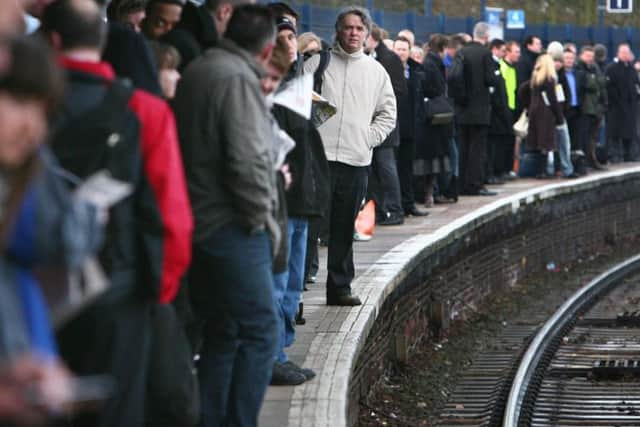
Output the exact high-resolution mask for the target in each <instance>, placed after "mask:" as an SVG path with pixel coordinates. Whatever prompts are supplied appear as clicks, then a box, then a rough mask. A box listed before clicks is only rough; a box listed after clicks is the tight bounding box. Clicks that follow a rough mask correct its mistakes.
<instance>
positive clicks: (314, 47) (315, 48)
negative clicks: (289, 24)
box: [298, 33, 322, 56]
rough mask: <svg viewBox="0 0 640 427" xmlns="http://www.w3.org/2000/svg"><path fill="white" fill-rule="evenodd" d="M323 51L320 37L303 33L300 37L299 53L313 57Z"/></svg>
mask: <svg viewBox="0 0 640 427" xmlns="http://www.w3.org/2000/svg"><path fill="white" fill-rule="evenodd" d="M321 49H322V41H321V40H320V37H318V36H317V35H315V34H314V33H302V34H300V35H299V36H298V52H300V53H301V54H303V55H304V54H308V55H309V56H313V55H315V54H316V53H318V52H320V50H321Z"/></svg>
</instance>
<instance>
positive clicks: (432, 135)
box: [416, 52, 451, 160]
mask: <svg viewBox="0 0 640 427" xmlns="http://www.w3.org/2000/svg"><path fill="white" fill-rule="evenodd" d="M422 66H423V68H424V74H425V79H424V80H423V85H424V88H423V91H422V93H423V95H424V96H423V98H429V99H432V98H437V97H439V96H442V95H445V94H446V87H447V83H446V68H445V66H444V62H443V61H442V58H440V57H439V56H438V55H437V54H435V53H432V52H429V53H428V54H427V56H426V57H425V58H424V62H423V64H422ZM422 115H423V116H424V113H422ZM422 122H423V123H424V120H423V121H422ZM450 138H451V126H450V125H444V126H431V125H430V124H426V123H425V124H424V136H423V138H422V139H420V140H416V148H417V153H416V154H417V156H416V157H417V158H419V159H424V160H433V159H436V158H438V157H445V156H448V155H449V139H450Z"/></svg>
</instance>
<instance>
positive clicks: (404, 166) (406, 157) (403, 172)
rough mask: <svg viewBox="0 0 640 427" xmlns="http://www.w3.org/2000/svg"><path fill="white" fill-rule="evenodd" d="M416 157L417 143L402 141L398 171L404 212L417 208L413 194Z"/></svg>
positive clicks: (399, 150)
mask: <svg viewBox="0 0 640 427" xmlns="http://www.w3.org/2000/svg"><path fill="white" fill-rule="evenodd" d="M415 157H416V145H415V141H414V140H413V139H408V138H402V139H400V146H399V147H398V159H397V163H398V167H397V170H398V178H399V182H400V194H401V196H400V200H401V204H402V209H403V210H404V212H410V211H411V210H412V209H413V208H414V207H415V203H414V194H413V160H414V159H415Z"/></svg>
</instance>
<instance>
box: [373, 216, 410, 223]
mask: <svg viewBox="0 0 640 427" xmlns="http://www.w3.org/2000/svg"><path fill="white" fill-rule="evenodd" d="M377 223H378V225H400V224H404V218H403V217H401V216H400V215H391V214H389V215H388V216H387V217H386V218H385V219H383V220H381V221H378V222H377Z"/></svg>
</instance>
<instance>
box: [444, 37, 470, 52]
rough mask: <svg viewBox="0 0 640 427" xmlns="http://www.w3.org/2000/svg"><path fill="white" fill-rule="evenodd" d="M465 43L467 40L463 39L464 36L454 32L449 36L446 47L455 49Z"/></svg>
mask: <svg viewBox="0 0 640 427" xmlns="http://www.w3.org/2000/svg"><path fill="white" fill-rule="evenodd" d="M466 43H467V42H466V41H465V39H464V37H462V36H461V35H460V34H455V35H453V36H451V37H450V38H449V44H448V47H450V48H451V49H456V50H457V49H459V48H461V47H462V46H464V45H465V44H466Z"/></svg>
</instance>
